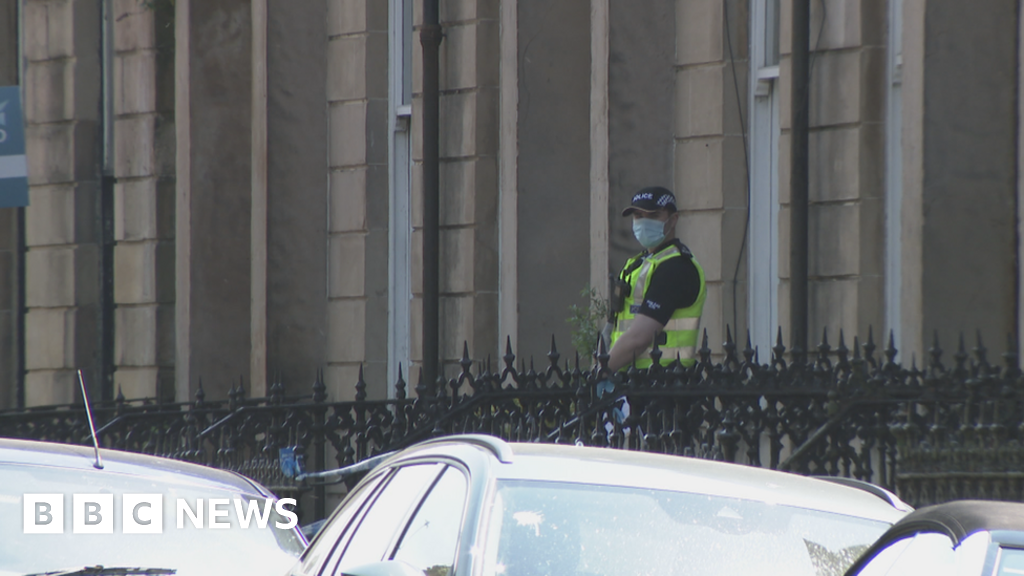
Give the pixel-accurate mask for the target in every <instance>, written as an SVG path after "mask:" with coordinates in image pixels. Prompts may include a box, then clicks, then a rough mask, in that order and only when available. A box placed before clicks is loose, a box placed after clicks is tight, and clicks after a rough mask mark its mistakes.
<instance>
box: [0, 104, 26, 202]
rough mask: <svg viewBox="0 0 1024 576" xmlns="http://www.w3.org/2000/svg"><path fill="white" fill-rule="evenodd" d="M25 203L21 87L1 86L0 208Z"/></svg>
mask: <svg viewBox="0 0 1024 576" xmlns="http://www.w3.org/2000/svg"><path fill="white" fill-rule="evenodd" d="M14 206H28V164H27V163H26V161H25V123H24V120H23V116H22V113H21V89H20V87H18V86H0V208H11V207H14Z"/></svg>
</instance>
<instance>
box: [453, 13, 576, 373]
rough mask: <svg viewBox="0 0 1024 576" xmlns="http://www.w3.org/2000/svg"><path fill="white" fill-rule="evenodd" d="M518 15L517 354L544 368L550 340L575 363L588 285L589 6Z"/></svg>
mask: <svg viewBox="0 0 1024 576" xmlns="http://www.w3.org/2000/svg"><path fill="white" fill-rule="evenodd" d="M518 8H519V13H518V15H517V19H518V34H519V54H518V60H519V102H518V127H517V130H518V137H519V162H518V172H519V174H518V186H519V188H518V215H517V219H518V237H517V245H518V262H517V278H518V286H517V291H518V302H519V322H518V336H519V342H518V343H516V342H513V347H514V351H515V352H516V354H517V355H519V357H520V358H523V359H526V360H527V361H528V359H529V357H531V356H532V357H534V358H535V359H537V360H538V361H539V362H541V365H544V363H545V362H546V359H545V358H544V355H545V354H546V353H547V352H548V350H549V348H550V346H551V337H552V336H555V340H556V342H557V343H559V345H560V347H561V351H562V352H563V353H571V351H570V348H571V340H570V338H569V334H570V330H571V328H570V326H569V325H568V324H567V323H566V319H567V318H568V317H569V306H571V305H573V304H580V303H582V302H581V298H580V290H582V289H583V288H584V287H585V286H586V285H587V284H588V283H589V282H590V225H589V223H590V218H589V206H590V189H589V186H590V106H589V104H590V71H591V64H590V23H591V19H590V5H589V3H587V2H573V1H571V0H552V1H551V2H520V3H519V4H518ZM554 22H557V23H558V25H557V26H555V25H552V23H554ZM495 109H496V106H495ZM448 123H449V124H450V123H451V122H450V121H449V122H448Z"/></svg>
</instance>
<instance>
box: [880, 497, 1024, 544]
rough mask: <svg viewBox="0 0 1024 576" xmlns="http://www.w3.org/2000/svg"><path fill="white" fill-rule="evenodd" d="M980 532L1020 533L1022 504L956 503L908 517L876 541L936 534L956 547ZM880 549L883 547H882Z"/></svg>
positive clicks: (1023, 522)
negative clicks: (1001, 531) (943, 536)
mask: <svg viewBox="0 0 1024 576" xmlns="http://www.w3.org/2000/svg"><path fill="white" fill-rule="evenodd" d="M981 530H990V531H992V530H1018V531H1024V504H1022V503H1019V502H1001V501H993V500H956V501H952V502H946V503H944V504H936V505H934V506H927V507H924V508H921V509H919V510H915V511H914V512H912V513H910V514H908V515H907V516H906V517H904V518H903V519H902V520H900V521H899V522H897V523H896V524H894V525H893V527H892V528H890V529H889V530H888V531H886V533H885V534H883V535H882V536H881V538H879V539H878V541H879V543H882V542H884V543H890V542H893V541H895V540H899V539H901V538H903V537H905V536H909V535H911V534H918V533H921V532H938V533H940V534H945V535H946V536H949V538H950V539H951V540H952V541H953V542H954V545H959V544H960V542H961V541H963V539H964V538H966V537H968V536H970V535H971V534H973V533H975V532H978V531H981ZM883 545H884V544H883Z"/></svg>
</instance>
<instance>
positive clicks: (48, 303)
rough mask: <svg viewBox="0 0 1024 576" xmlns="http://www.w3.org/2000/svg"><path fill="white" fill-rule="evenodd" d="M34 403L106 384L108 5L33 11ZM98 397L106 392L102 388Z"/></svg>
mask: <svg viewBox="0 0 1024 576" xmlns="http://www.w3.org/2000/svg"><path fill="white" fill-rule="evenodd" d="M23 6H24V13H23V15H22V17H23V18H24V33H25V37H24V40H23V50H24V58H25V78H24V85H25V93H26V98H25V123H26V126H25V129H26V134H25V136H26V151H27V156H28V174H29V185H30V189H29V201H30V206H29V207H28V208H27V209H26V211H25V213H26V242H27V245H28V252H27V253H26V255H25V257H26V279H25V282H26V305H27V306H28V311H27V314H26V316H25V338H26V358H25V362H26V366H25V367H26V369H27V370H28V373H27V375H26V378H25V399H26V403H27V404H28V405H38V404H55V403H66V402H71V401H72V400H74V398H75V394H76V386H77V381H76V375H75V370H76V369H79V368H81V369H85V370H86V377H87V378H88V380H89V381H90V382H92V383H93V384H95V383H96V380H97V378H98V370H96V368H97V367H98V361H97V360H98V359H97V353H98V349H97V342H98V340H99V338H98V336H99V334H98V313H99V310H98V303H99V298H100V278H99V246H98V241H99V233H100V231H99V229H98V226H97V220H98V218H97V216H98V208H99V193H100V178H99V176H100V174H99V170H98V166H99V165H100V161H101V156H100V155H101V154H102V149H103V148H102V146H101V142H102V141H101V130H100V125H99V120H100V88H101V86H100V82H101V80H100V78H101V75H100V60H99V58H100V44H99V34H98V31H99V29H100V10H99V2H98V0H75V1H72V0H27V1H26V2H24V4H23ZM97 391H98V390H97Z"/></svg>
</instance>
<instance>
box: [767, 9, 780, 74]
mask: <svg viewBox="0 0 1024 576" xmlns="http://www.w3.org/2000/svg"><path fill="white" fill-rule="evenodd" d="M765 2H766V6H765V18H764V24H765V28H764V65H765V66H778V65H779V0H765Z"/></svg>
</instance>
